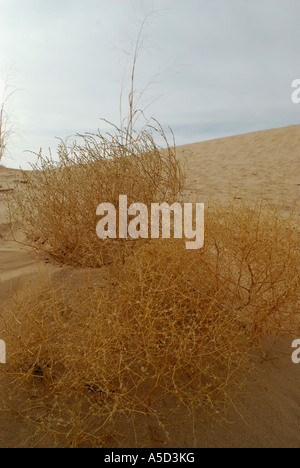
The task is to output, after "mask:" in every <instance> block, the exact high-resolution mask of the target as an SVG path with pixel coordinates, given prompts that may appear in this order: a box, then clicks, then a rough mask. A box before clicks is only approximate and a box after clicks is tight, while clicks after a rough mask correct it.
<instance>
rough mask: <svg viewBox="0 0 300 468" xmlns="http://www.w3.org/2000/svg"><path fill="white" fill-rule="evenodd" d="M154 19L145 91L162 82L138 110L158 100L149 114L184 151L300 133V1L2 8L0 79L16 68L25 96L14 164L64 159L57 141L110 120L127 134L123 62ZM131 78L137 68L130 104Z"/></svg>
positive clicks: (16, 111) (15, 103) (15, 107)
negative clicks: (267, 132)
mask: <svg viewBox="0 0 300 468" xmlns="http://www.w3.org/2000/svg"><path fill="white" fill-rule="evenodd" d="M153 10H154V13H153V15H152V16H151V17H150V18H149V21H148V23H147V26H146V28H145V29H144V34H143V36H144V37H143V47H142V49H141V51H140V55H139V57H138V62H137V77H136V89H137V90H138V91H139V90H142V89H143V88H144V87H145V86H146V85H147V83H148V82H149V81H150V80H151V78H152V77H153V76H155V75H156V74H157V73H159V72H161V74H160V75H159V77H158V78H157V79H156V80H154V83H152V85H151V86H149V87H148V88H147V89H146V92H145V94H144V98H143V100H142V102H141V105H142V107H146V106H147V105H148V104H149V103H151V102H152V101H153V100H155V99H156V98H157V99H156V100H155V102H153V104H152V105H151V106H150V107H149V108H148V110H147V111H146V114H147V116H148V117H150V116H154V117H155V118H157V119H158V120H159V121H160V122H161V123H162V124H163V125H164V126H171V127H172V129H173V131H174V133H175V137H176V142H177V144H178V145H180V144H185V143H193V142H198V141H203V140H206V139H212V138H218V137H223V136H228V135H234V134H239V133H246V132H251V131H256V130H264V129H268V128H274V127H282V126H285V125H293V124H299V123H300V105H295V104H293V103H292V100H291V94H292V88H291V84H292V81H293V80H295V79H297V78H300V26H299V21H300V1H299V0H251V1H250V0H0V58H1V61H0V64H1V65H0V69H1V75H2V76H0V80H1V79H2V78H3V77H4V76H5V73H6V72H7V70H9V69H10V68H11V67H12V66H13V67H14V76H13V79H12V84H14V85H15V86H17V87H18V88H19V92H17V93H16V94H15V95H14V97H13V100H12V101H11V106H10V108H11V109H10V110H11V112H12V117H13V120H14V122H15V126H16V128H17V135H16V136H15V138H14V140H12V142H11V145H10V153H11V155H10V159H6V160H5V161H4V163H5V164H6V165H7V166H11V167H19V166H22V167H24V168H25V167H27V162H28V161H34V160H35V157H34V156H33V155H31V154H29V153H24V150H31V151H39V149H40V147H42V148H43V150H44V151H47V148H48V147H51V148H52V151H53V152H54V153H55V148H56V146H57V140H56V139H55V137H62V138H65V137H67V136H70V135H74V134H76V133H77V132H79V133H84V132H86V131H96V130H97V128H98V127H100V128H103V123H102V122H101V120H100V119H101V118H105V119H108V120H110V121H112V122H113V123H115V124H119V122H120V116H119V97H120V90H121V83H122V77H123V73H124V68H125V66H126V59H127V57H128V53H129V52H132V51H133V47H134V41H135V40H136V38H137V35H138V32H139V27H140V23H141V21H142V20H143V18H144V17H145V15H146V14H147V13H149V12H151V11H153ZM126 52H127V55H126ZM129 59H130V57H129ZM129 74H130V60H129V62H128V68H127V74H126V77H127V80H125V83H126V86H125V90H124V97H125V96H126V91H128V88H129ZM123 104H124V106H125V105H126V99H124V103H123ZM125 107H126V106H125ZM125 110H126V109H124V113H126V112H125Z"/></svg>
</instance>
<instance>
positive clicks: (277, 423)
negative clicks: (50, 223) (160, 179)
mask: <svg viewBox="0 0 300 468" xmlns="http://www.w3.org/2000/svg"><path fill="white" fill-rule="evenodd" d="M299 148H300V125H296V126H292V127H286V128H280V129H274V130H268V131H263V132H255V133H250V134H246V135H238V136H234V137H229V138H222V139H218V140H213V141H207V142H202V143H194V144H191V145H186V146H182V147H179V148H178V153H179V155H181V156H185V157H186V158H187V161H188V181H187V185H188V187H191V188H193V189H195V190H197V191H198V192H199V195H200V198H201V199H202V200H203V201H206V200H207V199H209V198H210V197H219V196H223V195H224V194H225V193H226V192H227V191H228V186H229V185H230V186H231V188H232V190H237V193H238V194H239V196H243V193H244V191H247V192H248V194H249V195H250V196H255V195H257V194H258V193H260V192H261V191H263V192H262V193H263V197H264V199H265V200H266V202H268V203H272V204H277V205H278V206H280V207H281V209H282V210H283V211H285V212H289V211H290V209H291V206H292V203H293V200H296V201H297V202H298V203H299V201H300V166H299ZM20 177H21V175H20V172H19V171H18V170H13V169H7V168H4V167H0V300H1V301H4V300H6V299H8V298H9V296H10V294H11V293H12V292H16V291H17V290H21V289H22V285H23V284H24V281H25V279H28V278H31V279H32V280H33V281H34V279H35V278H36V275H41V274H52V273H53V272H57V271H58V270H59V271H60V275H64V274H65V275H68V274H70V268H69V267H60V266H59V265H55V264H52V263H45V261H44V260H45V258H43V257H42V256H38V255H37V253H36V252H33V251H32V250H31V249H30V248H27V247H24V246H22V245H20V244H18V243H16V242H15V241H14V240H13V238H12V235H11V232H10V225H9V217H8V213H7V208H6V203H5V197H6V195H7V193H9V191H10V190H12V189H13V186H14V183H15V181H16V180H20ZM18 235H19V236H20V238H22V233H21V232H20V233H18ZM23 239H24V237H23ZM0 338H1V330H0ZM294 338H299V337H283V338H280V339H276V340H269V341H268V342H267V343H266V344H265V346H266V348H265V349H267V350H268V352H265V354H264V355H263V354H261V355H258V356H255V357H254V358H253V359H254V361H255V364H256V372H255V374H254V380H255V381H256V382H255V385H254V382H253V383H252V384H249V387H248V390H247V393H245V394H244V395H242V396H241V397H239V398H237V400H236V401H235V402H234V404H235V406H236V409H237V411H234V410H232V411H231V412H230V414H229V415H228V419H229V421H230V423H228V424H224V425H222V427H219V426H214V425H208V424H207V423H206V422H204V421H199V423H198V424H197V431H196V436H197V440H198V445H199V446H203V447H206V446H208V447H299V446H300V430H299V429H300V396H299V387H300V366H296V365H294V364H293V363H292V361H291V343H292V340H293V339H294ZM257 383H258V385H257ZM29 435H30V429H28V428H27V427H25V426H24V425H23V424H21V423H20V422H19V421H18V420H17V419H16V418H15V417H14V416H12V415H10V414H3V413H0V447H16V446H18V445H20V444H22V443H23V441H24V440H25V439H26V438H27V437H28V436H29ZM43 444H44V445H45V446H47V440H45V441H44V442H43ZM191 445H192V440H190V439H189V436H188V432H187V431H186V430H185V427H184V426H183V427H182V430H181V431H180V433H178V436H177V438H176V440H175V439H174V440H172V441H171V443H170V446H173V447H189V446H191Z"/></svg>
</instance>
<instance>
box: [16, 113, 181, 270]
mask: <svg viewBox="0 0 300 468" xmlns="http://www.w3.org/2000/svg"><path fill="white" fill-rule="evenodd" d="M113 130H114V133H113V134H112V135H110V134H107V135H105V136H104V135H102V134H101V133H100V132H99V133H98V134H96V135H93V134H85V135H78V138H79V142H72V143H69V142H68V141H60V144H59V146H58V156H59V161H58V162H56V161H55V160H54V159H53V158H52V156H51V155H49V156H43V155H42V153H40V154H39V157H38V161H37V164H35V165H33V167H32V169H33V171H27V172H23V177H24V182H26V184H25V185H23V186H22V187H20V186H18V187H16V190H15V192H14V194H13V197H12V200H11V202H10V214H11V221H12V225H13V226H18V225H19V226H21V227H22V230H23V231H25V233H26V234H27V237H28V242H29V244H30V245H31V246H34V247H35V248H38V249H39V250H42V251H44V252H47V253H48V254H51V255H52V256H53V257H54V258H55V259H57V260H58V261H60V262H63V263H68V264H70V265H74V266H84V267H99V266H102V265H104V264H106V263H109V262H111V261H113V260H114V258H115V256H116V255H119V256H124V255H126V253H127V252H128V251H131V249H132V247H133V244H135V243H136V242H129V241H124V240H122V239H121V240H120V239H116V240H112V239H107V240H106V241H105V242H103V241H102V240H100V239H98V238H97V236H96V235H95V232H96V224H97V221H99V218H98V217H96V209H97V206H98V205H99V204H100V203H112V204H113V205H114V206H115V207H116V210H117V216H118V214H119V207H118V203H119V195H127V197H128V203H129V205H130V204H131V203H137V202H140V203H144V204H145V205H146V206H147V207H149V206H150V204H151V203H161V202H164V201H166V202H170V203H172V202H173V201H178V200H180V199H181V197H182V191H183V185H184V180H185V170H184V166H183V165H182V163H179V161H178V160H177V158H176V150H175V146H174V147H172V146H170V145H169V144H168V141H167V137H166V135H165V133H164V131H163V129H162V127H161V126H160V124H159V123H158V122H156V121H154V120H153V121H152V124H148V125H147V126H146V127H145V128H144V129H143V130H142V131H140V132H138V133H134V132H133V131H132V133H131V134H129V133H128V131H125V130H121V129H118V128H117V127H115V126H113ZM155 139H158V140H159V139H160V141H161V142H163V143H164V144H165V146H166V148H165V149H164V151H162V150H161V147H160V146H159V145H158V144H157V143H156V142H155Z"/></svg>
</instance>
